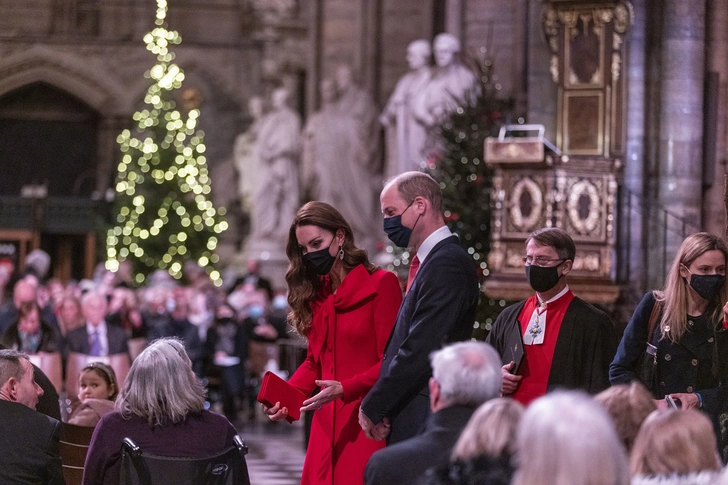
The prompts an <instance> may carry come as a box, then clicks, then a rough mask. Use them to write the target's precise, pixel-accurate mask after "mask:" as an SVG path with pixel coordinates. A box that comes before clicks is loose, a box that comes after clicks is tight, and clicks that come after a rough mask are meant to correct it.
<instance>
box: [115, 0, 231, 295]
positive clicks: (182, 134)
mask: <svg viewBox="0 0 728 485" xmlns="http://www.w3.org/2000/svg"><path fill="white" fill-rule="evenodd" d="M166 16H167V2H166V0H157V15H156V20H155V28H154V29H153V30H152V31H151V32H149V33H148V34H147V35H146V36H144V42H145V43H146V46H147V50H149V51H151V52H152V53H153V54H155V55H156V57H157V62H156V64H155V65H154V67H152V68H151V69H150V70H149V71H148V72H147V73H146V74H145V76H146V77H147V78H149V79H150V80H151V85H150V86H149V89H148V90H147V94H146V96H145V97H144V103H145V106H144V108H143V109H141V110H140V111H137V112H136V113H134V116H133V119H134V122H135V125H136V127H135V128H134V129H133V130H124V131H123V132H122V133H121V135H119V137H118V138H117V142H118V143H119V146H120V148H121V152H122V159H121V162H120V163H119V166H118V175H117V181H116V199H115V202H114V210H113V213H114V214H115V216H114V217H115V218H114V224H116V225H115V227H112V228H110V229H109V230H108V232H107V237H106V253H107V261H106V267H107V269H109V270H111V271H116V270H117V269H118V267H119V262H120V261H123V260H131V261H132V263H133V268H134V273H135V281H136V283H137V284H140V283H143V282H144V279H145V278H146V275H147V274H149V273H150V272H151V271H154V270H155V269H165V270H167V271H169V273H170V274H171V275H172V276H173V277H175V278H177V279H179V278H181V277H182V265H183V263H184V262H185V261H187V260H194V261H197V263H198V264H199V265H200V266H201V267H203V268H204V269H205V270H206V271H207V273H208V274H209V275H210V278H211V279H212V280H213V282H214V283H215V284H217V285H220V284H221V283H222V281H221V279H220V273H219V272H218V271H216V270H215V269H214V268H213V264H214V263H216V262H217V260H218V257H217V255H216V254H215V248H216V246H217V235H219V234H220V233H222V232H223V231H224V230H225V229H226V228H227V223H226V222H225V221H224V219H223V217H222V216H223V215H224V214H225V208H222V207H221V208H219V209H217V208H215V207H214V206H213V204H212V202H211V201H210V200H209V199H208V197H209V195H210V191H211V189H210V177H209V174H208V170H207V162H206V159H205V155H204V153H205V145H204V144H203V133H202V132H201V131H199V130H197V128H196V127H197V123H198V121H199V117H200V111H199V110H197V109H191V110H189V111H188V112H186V113H185V112H181V111H179V110H177V109H176V103H175V101H174V92H175V90H177V89H179V88H180V87H181V86H182V81H183V80H184V73H183V71H182V69H180V67H179V66H178V65H176V64H174V62H173V60H174V57H175V56H174V54H173V53H172V52H171V51H170V46H171V45H175V44H179V43H180V42H181V38H180V36H179V34H178V33H177V32H176V31H173V30H168V29H167V24H166V21H165V18H166Z"/></svg>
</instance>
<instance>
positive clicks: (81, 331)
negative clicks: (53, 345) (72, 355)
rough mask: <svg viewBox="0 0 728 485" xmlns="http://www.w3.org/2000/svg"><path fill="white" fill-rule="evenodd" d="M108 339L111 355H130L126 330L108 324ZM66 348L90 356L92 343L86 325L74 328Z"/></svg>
mask: <svg viewBox="0 0 728 485" xmlns="http://www.w3.org/2000/svg"><path fill="white" fill-rule="evenodd" d="M106 337H107V338H108V339H109V355H114V354H128V353H129V345H128V341H129V336H128V335H127V334H126V332H125V331H124V329H122V328H119V327H116V326H114V325H109V324H108V323H107V324H106ZM66 348H67V349H68V351H69V352H76V353H78V354H86V355H89V354H90V353H91V342H89V338H88V332H87V331H86V325H82V326H80V327H78V328H74V329H73V330H71V331H70V332H68V333H67V334H66Z"/></svg>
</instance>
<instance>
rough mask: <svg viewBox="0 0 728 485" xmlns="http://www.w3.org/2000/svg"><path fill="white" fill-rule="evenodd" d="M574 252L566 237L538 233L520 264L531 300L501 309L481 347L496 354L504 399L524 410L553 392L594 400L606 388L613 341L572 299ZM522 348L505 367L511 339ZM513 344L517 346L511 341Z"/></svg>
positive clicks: (601, 318) (607, 328) (600, 316)
mask: <svg viewBox="0 0 728 485" xmlns="http://www.w3.org/2000/svg"><path fill="white" fill-rule="evenodd" d="M575 255H576V247H575V246H574V241H573V240H572V239H571V236H569V234H567V233H566V231H564V230H562V229H559V228H554V227H549V228H544V229H539V230H537V231H536V232H534V233H532V234H531V235H530V236H529V237H528V239H527V240H526V256H525V257H524V258H523V262H524V264H525V269H526V278H527V280H528V284H529V285H530V286H531V288H533V290H534V291H535V292H536V294H535V295H533V296H531V297H529V298H528V299H526V300H523V301H520V302H518V303H516V304H514V305H511V306H509V307H507V308H506V309H504V310H503V311H502V312H501V314H500V315H498V318H497V319H496V321H495V323H494V324H493V328H492V329H491V331H490V333H489V334H488V338H487V339H486V342H488V343H489V344H491V345H492V346H493V347H495V349H496V350H497V351H498V352H499V353H500V354H501V358H503V360H504V362H507V363H506V364H505V365H504V366H503V368H502V372H503V389H502V390H503V395H504V396H512V397H513V399H515V400H517V401H519V402H520V403H521V404H523V405H528V404H529V403H530V402H531V401H533V400H534V399H536V398H538V397H540V396H543V395H544V394H546V393H547V392H550V391H552V390H554V389H557V388H567V389H581V390H584V391H586V392H588V393H590V394H596V393H598V392H600V391H603V390H604V389H606V388H607V387H609V364H610V363H611V361H612V358H613V357H614V354H615V352H616V350H617V344H618V337H617V335H616V332H615V329H614V326H613V325H612V322H611V321H610V320H609V317H608V316H607V315H606V314H605V313H604V312H602V311H600V310H598V309H597V308H595V307H593V306H592V305H590V304H589V303H587V302H585V301H584V300H582V299H580V298H579V297H577V296H575V295H574V293H572V292H571V290H570V289H569V285H568V284H567V281H566V279H567V278H566V277H567V275H568V274H569V273H570V272H571V270H572V267H573V264H574V257H575ZM514 334H515V335H520V336H521V337H522V342H523V359H522V360H521V362H520V365H518V363H516V362H513V361H511V362H508V356H509V355H511V354H510V353H509V352H510V351H511V350H512V349H510V348H506V347H510V346H512V345H513V344H512V342H513V341H514V339H513V335H514ZM516 342H517V341H516Z"/></svg>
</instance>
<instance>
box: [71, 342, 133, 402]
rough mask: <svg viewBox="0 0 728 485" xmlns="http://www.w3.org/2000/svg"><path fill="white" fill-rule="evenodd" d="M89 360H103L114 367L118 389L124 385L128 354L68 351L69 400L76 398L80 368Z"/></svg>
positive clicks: (129, 365)
mask: <svg viewBox="0 0 728 485" xmlns="http://www.w3.org/2000/svg"><path fill="white" fill-rule="evenodd" d="M91 362H103V363H104V364H108V365H110V366H111V368H112V369H114V373H115V374H116V382H117V383H118V384H119V389H121V387H122V386H123V385H124V381H125V380H126V376H127V374H129V367H131V361H130V359H129V355H128V354H114V355H109V356H108V357H94V356H91V355H86V354H78V353H76V352H70V353H69V354H68V359H67V360H66V393H67V394H68V398H69V399H71V400H76V399H78V376H79V374H80V373H81V370H82V369H83V368H84V367H86V366H87V365H88V364H90V363H91Z"/></svg>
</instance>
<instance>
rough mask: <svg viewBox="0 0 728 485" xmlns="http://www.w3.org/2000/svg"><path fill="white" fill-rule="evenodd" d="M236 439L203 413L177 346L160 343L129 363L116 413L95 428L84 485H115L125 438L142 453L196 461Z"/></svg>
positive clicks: (201, 395) (219, 420)
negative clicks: (130, 364) (190, 458)
mask: <svg viewBox="0 0 728 485" xmlns="http://www.w3.org/2000/svg"><path fill="white" fill-rule="evenodd" d="M236 434H237V432H236V431H235V428H234V427H233V425H232V424H230V422H229V421H228V420H227V419H226V418H225V417H224V416H221V415H219V414H215V413H212V412H210V411H206V410H205V390H204V389H203V387H202V385H201V384H200V383H199V381H198V380H197V378H196V377H195V374H194V372H192V363H191V362H190V359H189V357H188V356H187V353H186V352H185V349H184V346H183V345H182V343H181V342H180V341H179V340H176V339H172V338H164V339H159V340H156V341H154V342H152V344H151V345H150V346H149V347H147V348H146V349H144V351H142V353H141V354H139V356H138V357H137V358H136V359H135V360H134V363H133V364H132V366H131V369H130V370H129V375H128V376H127V378H126V381H125V382H124V386H123V387H122V388H121V392H120V393H119V396H118V397H117V399H116V412H114V413H111V414H107V415H105V416H104V417H102V418H101V421H99V424H98V425H96V429H95V431H94V434H93V437H92V438H91V444H90V445H89V450H88V456H87V457H86V466H85V472H84V476H83V483H84V485H91V484H94V485H101V484H104V485H111V484H118V483H119V465H120V458H121V443H122V440H123V439H124V438H126V437H129V438H131V439H132V440H134V442H135V443H136V444H137V445H139V447H140V448H141V449H142V450H143V451H145V452H147V453H151V454H155V455H161V456H171V457H195V456H197V457H199V456H211V455H214V454H216V453H219V452H221V451H223V450H225V449H226V448H228V447H230V446H233V445H234V441H233V439H234V437H235V435H236Z"/></svg>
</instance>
